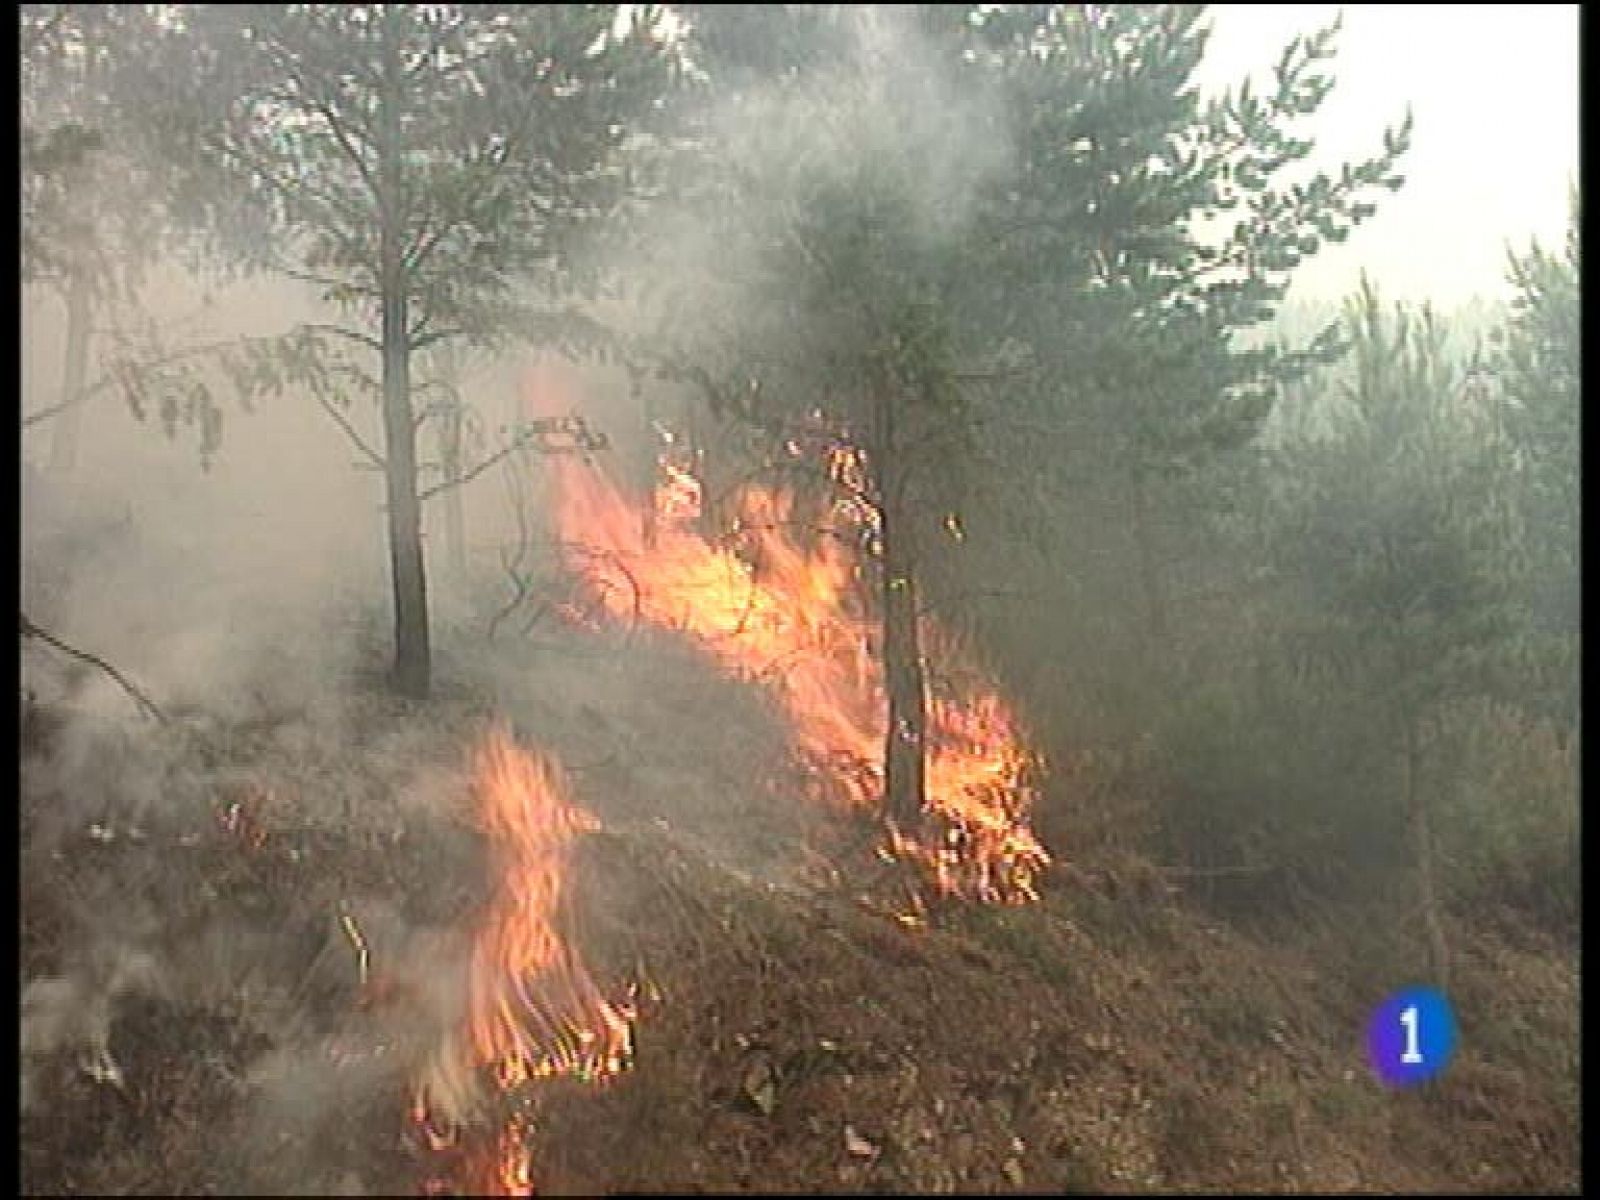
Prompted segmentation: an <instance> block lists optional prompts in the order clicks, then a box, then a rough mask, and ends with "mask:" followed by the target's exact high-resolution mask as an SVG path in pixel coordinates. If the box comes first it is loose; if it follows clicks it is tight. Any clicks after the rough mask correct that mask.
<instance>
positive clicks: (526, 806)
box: [413, 729, 633, 1196]
mask: <svg viewBox="0 0 1600 1200" xmlns="http://www.w3.org/2000/svg"><path fill="white" fill-rule="evenodd" d="M476 768H477V770H476V782H477V792H478V797H479V804H480V816H481V820H482V824H483V828H484V831H485V833H486V834H487V836H488V838H489V840H490V844H491V847H492V848H493V850H494V852H495V854H496V856H497V858H498V859H499V860H500V891H499V893H498V896H497V898H496V901H495V904H494V906H493V907H492V908H491V910H490V912H489V915H488V920H487V921H486V923H485V924H484V926H483V928H482V930H481V931H480V933H479V935H478V938H477V940H476V942H475V943H474V945H473V953H472V969H471V976H470V979H469V1021H468V1035H469V1036H468V1042H469V1045H470V1059H471V1062H470V1064H468V1065H462V1063H461V1061H460V1060H461V1058H462V1055H461V1054H460V1053H458V1052H456V1051H455V1050H453V1049H447V1050H446V1051H445V1052H444V1053H443V1054H442V1055H440V1056H439V1060H438V1061H436V1062H435V1063H434V1064H432V1065H431V1067H430V1070H429V1072H428V1075H427V1079H426V1082H425V1083H424V1085H423V1086H422V1088H421V1089H419V1095H418V1098H417V1102H416V1104H415V1106H414V1110H413V1118H414V1119H415V1121H416V1122H417V1124H418V1126H419V1127H420V1128H421V1130H422V1133H423V1135H424V1137H425V1139H426V1140H427V1142H428V1144H429V1145H430V1146H431V1147H432V1148H433V1149H434V1150H435V1151H444V1150H449V1149H453V1148H455V1147H456V1146H457V1144H458V1134H459V1132H460V1129H459V1126H460V1125H461V1124H462V1123H463V1122H464V1121H465V1120H466V1119H467V1117H468V1116H469V1114H470V1109H471V1102H470V1100H469V1099H467V1098H466V1097H467V1096H469V1095H470V1094H471V1091H472V1087H473V1083H472V1081H471V1074H472V1072H474V1071H476V1070H478V1069H480V1068H484V1069H487V1070H488V1072H489V1074H490V1075H491V1077H492V1078H493V1080H494V1082H495V1085H496V1086H497V1087H498V1088H499V1089H500V1092H501V1093H502V1096H503V1098H504V1103H505V1105H507V1106H508V1107H509V1108H510V1109H511V1113H512V1115H511V1116H510V1117H509V1118H508V1119H507V1120H506V1121H505V1122H504V1124H503V1125H502V1127H501V1129H500V1131H499V1133H498V1136H497V1137H495V1138H494V1139H493V1140H492V1141H491V1142H488V1143H485V1144H484V1145H482V1146H480V1147H476V1148H475V1150H474V1148H468V1150H467V1152H466V1153H465V1155H464V1161H463V1162H462V1163H461V1164H460V1171H459V1174H460V1175H461V1179H460V1182H461V1184H462V1185H463V1186H465V1187H466V1188H467V1190H468V1191H469V1192H472V1193H489V1194H495V1195H507V1196H527V1195H532V1192H533V1170H532V1160H531V1155H530V1152H529V1150H528V1139H529V1135H530V1133H531V1126H532V1119H531V1104H532V1100H531V1097H530V1096H529V1094H528V1093H527V1085H528V1084H530V1083H531V1082H532V1081H535V1080H540V1079H548V1078H550V1077H552V1076H557V1075H570V1076H575V1077H577V1078H579V1079H581V1080H584V1081H587V1082H593V1081H598V1080H601V1079H604V1078H606V1077H608V1076H612V1075H616V1074H618V1073H620V1072H621V1071H624V1070H626V1069H627V1067H628V1064H629V1059H630V1055H631V1049H632V1034H633V1024H632V1022H633V1013H632V1011H631V1010H630V1009H629V1008H628V1007H626V1006H622V1005H615V1004H612V1003H611V1002H610V1001H608V1000H607V999H606V998H605V996H604V995H602V993H601V992H600V989H599V988H598V987H597V986H596V985H595V983H594V981H593V979H591V978H590V976H589V973H588V971H587V970H586V969H585V967H584V965H583V962H582V960H581V959H580V958H579V956H578V955H577V953H576V952H575V951H574V949H573V948H572V947H571V946H569V945H568V944H567V942H566V941H565V940H564V939H563V938H562V936H561V934H560V932H559V930H558V929H557V927H556V925H555V917H556V913H557V911H558V907H559V904H560V901H561V893H562V886H563V882H564V880H565V876H566V870H567V858H568V853H569V850H570V846H571V843H572V842H573V840H574V839H575V838H576V837H577V836H578V835H579V834H581V833H584V832H586V831H589V830H593V829H596V828H598V823H597V822H596V821H595V820H594V818H593V817H591V816H590V815H589V814H588V813H586V812H584V811H583V810H582V809H579V808H577V807H575V806H574V805H572V804H571V803H570V802H569V801H568V800H567V798H566V796H567V788H566V783H565V780H564V779H563V778H562V775H561V772H560V769H559V768H558V767H557V765H556V764H555V763H554V762H553V761H551V760H550V759H548V758H545V757H543V756H541V755H538V754H535V753H530V752H527V751H524V750H522V749H520V748H519V747H518V746H517V745H516V743H515V742H514V741H513V740H512V738H511V736H510V735H509V733H508V732H506V731H505V730H503V729H497V730H495V731H494V732H492V733H491V734H490V736H489V737H488V738H487V739H486V740H485V742H484V743H483V745H482V746H481V747H480V749H479V751H478V756H477V764H476ZM441 1125H442V1126H443V1128H441ZM475 1151H476V1152H475Z"/></svg>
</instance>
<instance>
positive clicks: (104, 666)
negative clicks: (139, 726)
mask: <svg viewBox="0 0 1600 1200" xmlns="http://www.w3.org/2000/svg"><path fill="white" fill-rule="evenodd" d="M17 615H18V616H19V617H20V618H21V620H22V636H23V637H33V638H38V639H39V640H40V641H41V642H44V643H45V644H46V645H50V646H54V647H55V648H56V649H57V650H60V651H61V652H62V653H64V654H70V655H71V656H72V657H73V658H76V659H79V660H80V661H82V662H86V663H89V664H90V665H91V666H96V667H99V668H100V669H101V670H102V671H104V672H105V673H106V674H107V675H109V676H111V678H112V679H113V680H115V681H116V683H117V685H118V686H119V687H121V688H122V690H123V691H125V692H127V693H128V695H129V696H131V697H133V701H134V703H135V704H137V705H138V706H139V711H140V712H142V713H144V714H145V715H146V716H150V717H154V718H155V719H156V720H157V721H160V722H162V723H163V724H164V723H165V722H166V720H167V717H166V714H165V713H163V712H162V711H161V710H160V709H159V708H157V707H156V705H155V702H154V701H153V700H151V699H150V697H148V696H146V695H145V694H144V693H143V692H141V691H140V690H139V689H138V688H136V687H134V686H133V684H131V683H129V682H128V680H127V679H126V677H124V676H123V674H122V672H121V671H119V670H117V669H116V668H115V667H113V666H112V665H111V664H110V663H108V662H106V660H105V659H103V658H100V657H98V656H96V655H93V654H90V653H88V652H86V651H83V650H79V649H78V648H77V647H75V646H69V645H68V644H67V643H66V642H63V641H62V640H61V639H60V638H58V637H56V636H55V634H53V633H50V632H49V631H48V630H44V629H40V628H39V626H37V625H35V624H34V623H33V622H32V621H30V620H28V616H27V614H26V613H18V614H17Z"/></svg>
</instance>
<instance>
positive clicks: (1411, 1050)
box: [1400, 1004, 1422, 1066]
mask: <svg viewBox="0 0 1600 1200" xmlns="http://www.w3.org/2000/svg"><path fill="white" fill-rule="evenodd" d="M1400 1024H1402V1025H1404V1026H1405V1027H1406V1049H1405V1053H1403V1054H1402V1055H1401V1056H1400V1061H1401V1062H1403V1063H1406V1064H1407V1065H1408V1066H1409V1065H1412V1064H1415V1063H1419V1062H1421V1061H1422V1051H1421V1050H1418V1049H1417V1006H1416V1005H1415V1004H1413V1005H1412V1006H1411V1007H1410V1008H1408V1009H1406V1010H1405V1011H1403V1012H1402V1013H1401V1014H1400Z"/></svg>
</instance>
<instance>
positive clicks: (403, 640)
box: [378, 30, 432, 700]
mask: <svg viewBox="0 0 1600 1200" xmlns="http://www.w3.org/2000/svg"><path fill="white" fill-rule="evenodd" d="M385 32H386V34H387V36H386V37H385V39H384V47H383V49H384V81H385V85H386V94H385V96H384V98H383V111H382V135H381V145H380V147H379V184H380V189H381V192H382V194H381V195H380V196H379V197H378V199H379V205H380V208H381V213H382V216H381V221H382V224H381V228H380V229H379V239H380V248H379V255H380V265H381V268H382V276H381V281H380V288H381V292H382V304H383V434H384V462H385V469H384V484H385V489H386V492H387V498H388V514H389V565H390V570H391V579H392V582H393V586H394V640H395V662H394V685H395V687H396V688H397V689H398V690H399V691H400V693H401V694H402V695H405V696H410V697H411V698H413V699H416V700H423V699H426V698H427V695H428V687H429V682H430V676H431V674H432V655H431V652H430V649H429V646H428V590H427V581H426V577H425V574H424V569H423V559H422V505H421V503H420V501H419V500H418V499H417V426H416V421H415V419H414V418H413V416H412V412H411V344H410V338H409V330H408V329H407V321H408V313H407V304H406V301H407V292H406V283H407V280H406V276H405V265H404V263H403V261H402V248H401V237H402V231H403V217H402V208H401V205H400V204H399V199H400V197H399V191H400V188H399V184H400V178H399V176H400V171H399V159H400V121H399V113H398V112H397V111H396V105H397V103H398V98H399V88H400V86H401V81H400V69H399V68H400V64H399V47H398V45H397V44H396V38H395V35H394V31H393V30H386V31H385Z"/></svg>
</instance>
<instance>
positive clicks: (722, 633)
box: [552, 447, 1049, 903]
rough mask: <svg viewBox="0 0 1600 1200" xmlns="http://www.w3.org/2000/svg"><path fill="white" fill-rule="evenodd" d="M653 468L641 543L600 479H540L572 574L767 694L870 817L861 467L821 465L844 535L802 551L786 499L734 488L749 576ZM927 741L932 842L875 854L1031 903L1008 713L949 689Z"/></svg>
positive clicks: (938, 640)
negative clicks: (551, 485) (832, 485)
mask: <svg viewBox="0 0 1600 1200" xmlns="http://www.w3.org/2000/svg"><path fill="white" fill-rule="evenodd" d="M796 452H797V453H798V452H799V451H798V448H797V449H796ZM661 468H662V469H661V481H660V486H659V487H658V489H657V495H656V513H655V517H656V519H655V521H654V523H653V524H654V532H653V537H652V538H651V539H650V541H649V543H648V544H647V543H646V540H645V538H644V536H643V535H642V533H641V530H642V528H643V527H644V526H645V525H646V523H645V522H644V521H642V520H641V511H640V507H639V506H638V505H636V504H634V503H631V502H630V501H629V500H627V499H626V498H625V497H624V496H623V495H622V494H621V493H620V492H619V491H618V490H617V488H616V487H615V486H613V485H612V483H611V482H610V481H609V480H608V479H606V478H605V477H604V476H603V475H601V474H600V473H599V472H598V471H596V470H593V469H590V468H589V467H587V466H585V465H584V464H579V463H575V462H572V461H570V460H567V461H558V462H556V463H555V464H554V465H553V468H552V469H553V471H554V472H555V479H556V503H555V509H556V522H557V525H558V530H559V537H560V538H561V540H562V542H563V544H566V545H569V546H572V545H576V546H581V547H584V548H585V549H586V553H584V554H583V555H582V557H581V561H580V559H579V557H577V556H575V557H574V561H573V565H574V567H576V568H577V569H578V570H580V571H581V573H582V574H583V575H584V577H585V578H586V579H587V580H588V582H589V584H590V586H591V589H592V591H593V592H594V594H595V595H596V597H597V598H598V599H599V601H600V602H601V604H603V605H604V607H605V608H606V609H607V610H608V611H609V612H610V614H611V615H612V616H613V617H614V618H617V619H620V620H625V621H626V620H634V619H638V620H643V621H645V622H647V623H648V624H650V625H653V626H657V627H661V628H669V629H676V630H681V631H683V632H686V633H689V634H691V635H693V636H694V637H696V638H697V639H698V640H699V641H700V642H701V643H702V644H703V645H704V646H705V647H706V648H707V650H708V651H709V652H710V653H711V654H712V655H713V656H714V657H715V659H716V661H717V663H718V665H719V666H720V667H721V668H722V669H723V670H724V671H726V672H727V673H729V674H732V675H734V676H737V677H741V678H751V679H757V680H763V681H767V682H769V683H770V684H771V686H772V687H773V688H774V689H775V690H776V692H777V694H778V696H779V698H780V700H781V702H782V704H783V707H784V709H785V710H786V712H787V714H788V716H789V719H790V723H791V727H792V731H793V736H794V738H795V740H796V742H797V745H798V749H799V750H800V752H801V754H802V755H803V757H805V758H806V759H807V760H808V761H810V762H811V763H813V764H815V765H817V766H818V767H820V768H822V769H823V770H824V771H825V772H827V773H828V775H830V776H831V778H832V779H833V780H834V782H835V784H836V786H837V789H838V792H839V793H840V794H841V795H842V796H843V797H844V798H845V799H846V801H847V802H848V803H849V804H851V805H854V806H856V807H858V808H861V809H865V810H869V811H875V810H876V809H877V808H878V807H879V806H880V804H881V787H882V778H883V766H882V760H883V744H884V733H885V724H886V720H887V709H886V704H885V702H884V685H883V668H882V663H881V659H880V657H879V654H878V650H877V643H878V640H879V639H878V632H877V629H876V627H875V625H874V623H873V622H872V621H871V620H870V619H869V616H868V614H867V612H866V611H865V608H864V606H863V604H862V603H861V601H860V592H861V589H860V588H859V587H858V583H859V580H860V578H861V566H860V563H859V558H858V555H857V554H856V552H855V549H854V547H855V546H856V545H857V544H859V543H860V542H861V541H862V540H864V538H863V536H862V535H866V536H870V535H871V533H872V532H873V530H874V527H875V521H874V520H873V518H874V517H875V513H872V512H870V511H868V510H866V509H865V508H864V506H863V504H862V502H861V495H862V491H861V488H860V487H859V486H855V487H850V486H849V485H850V484H851V482H852V480H855V481H859V476H860V463H859V461H858V460H857V459H855V458H854V457H853V452H852V451H850V450H849V448H848V447H836V448H835V449H834V450H833V451H832V452H831V454H830V460H829V469H830V472H831V473H832V474H833V475H834V476H835V478H836V479H838V480H839V481H840V482H841V483H843V484H845V485H846V486H847V488H848V489H849V491H850V493H851V497H850V499H848V500H846V501H845V502H843V503H841V504H840V505H839V506H838V510H837V511H838V512H839V515H840V516H841V517H842V518H844V524H843V525H842V526H841V527H840V528H837V529H834V530H832V531H829V536H825V537H823V538H821V539H820V540H819V541H818V542H817V544H816V545H815V547H811V548H808V547H806V546H805V545H804V544H803V543H802V541H801V540H800V539H799V538H797V537H795V536H793V535H792V532H791V530H792V524H791V513H792V504H791V502H790V499H789V497H787V496H786V495H784V494H782V493H778V492H774V491H770V490H768V489H765V488H762V487H758V486H751V487H748V488H746V489H745V491H744V493H743V496H742V498H741V502H740V504H739V509H738V511H739V512H740V517H739V520H738V521H737V522H736V523H735V532H736V534H737V535H738V536H739V538H740V540H741V542H742V544H743V547H744V548H745V549H746V551H747V553H748V555H749V559H750V560H751V561H754V562H755V563H757V564H759V566H757V567H752V566H751V565H750V562H749V561H747V560H746V558H743V557H741V556H740V555H739V554H737V553H735V552H734V550H733V549H732V548H730V547H729V546H728V545H719V544H714V543H711V542H708V541H707V540H706V539H705V538H704V537H702V536H701V535H700V534H699V533H697V532H696V531H695V530H694V529H693V528H692V521H693V520H694V518H695V516H696V515H697V514H698V511H699V503H698V502H699V497H700V490H699V482H698V480H696V479H695V478H694V476H693V475H692V474H690V473H689V472H688V471H687V470H686V469H685V467H684V466H682V465H679V464H674V463H673V462H671V461H669V460H667V459H666V458H665V456H664V457H663V461H662V463H661ZM691 485H692V486H691ZM687 497H692V498H693V501H694V502H693V503H689V502H688V499H687ZM922 630H923V644H924V647H925V649H926V650H927V651H929V652H930V654H932V655H934V656H936V657H937V658H938V659H940V660H941V661H950V660H953V659H954V658H955V657H956V654H955V647H954V644H953V643H952V641H951V639H949V638H948V637H946V636H943V635H942V634H941V633H940V632H939V631H938V630H937V628H935V627H934V626H933V625H932V623H931V622H924V623H923V626H922ZM930 674H934V675H936V674H937V672H930ZM928 731H929V732H928V758H927V764H926V800H925V805H926V812H927V814H928V815H930V816H931V817H933V818H934V820H933V821H932V822H930V824H931V825H932V826H934V827H937V828H939V829H940V830H941V831H942V832H940V833H937V834H924V835H923V837H922V840H919V839H917V838H913V837H910V836H906V835H902V834H900V833H898V832H894V831H891V833H890V838H889V845H888V846H887V847H886V852H887V853H888V854H890V855H894V856H899V857H902V858H907V859H910V860H912V861H914V862H916V863H917V864H918V865H919V866H920V867H921V868H922V869H923V870H924V872H925V873H926V874H927V876H928V877H929V878H930V879H931V881H932V883H933V885H934V887H935V889H936V890H937V891H938V892H939V893H941V894H945V895H961V896H967V897H970V898H974V899H979V900H983V901H987V902H1000V903H1021V902H1025V901H1028V900H1033V899H1037V892H1036V891H1035V889H1034V879H1035V877H1036V876H1037V874H1038V872H1039V871H1040V870H1041V869H1042V868H1043V867H1044V866H1045V865H1046V864H1047V863H1048V862H1049V855H1048V854H1047V853H1046V851H1045V849H1044V847H1043V846H1041V845H1040V843H1039V842H1038V840H1037V839H1036V838H1035V837H1034V835H1033V833H1032V832H1031V831H1030V829H1029V828H1028V823H1027V814H1028V810H1029V808H1030V806H1031V803H1032V794H1031V792H1030V790H1029V788H1028V786H1027V784H1026V782H1025V779H1026V775H1027V772H1028V769H1029V767H1030V765H1031V763H1032V761H1033V760H1032V757H1031V755H1030V754H1029V753H1028V751H1027V750H1026V749H1025V748H1024V747H1023V744H1022V741H1021V738H1020V736H1019V733H1018V727H1017V722H1016V719H1015V717H1014V716H1013V715H1012V713H1011V710H1010V708H1009V706H1008V705H1007V704H1006V703H1005V701H1004V700H1003V699H1002V698H1001V697H1000V696H999V695H998V694H997V693H996V692H995V691H994V689H993V688H991V687H989V686H987V685H986V684H979V685H977V686H974V687H972V688H970V689H961V688H958V687H955V686H953V685H952V684H951V683H950V682H949V681H946V682H945V684H944V686H942V687H935V689H934V690H933V694H931V695H930V697H929V703H928Z"/></svg>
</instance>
